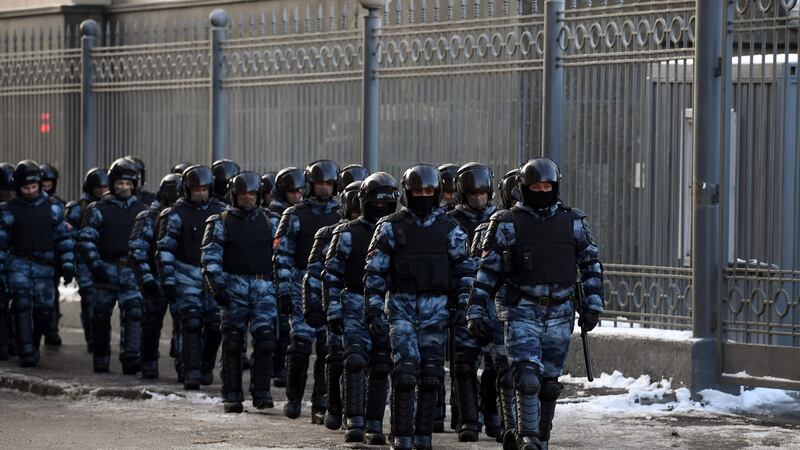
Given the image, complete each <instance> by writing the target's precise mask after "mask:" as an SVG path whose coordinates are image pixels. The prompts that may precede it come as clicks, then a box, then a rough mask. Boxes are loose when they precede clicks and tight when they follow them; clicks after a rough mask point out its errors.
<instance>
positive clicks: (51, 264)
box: [0, 193, 75, 366]
mask: <svg viewBox="0 0 800 450" xmlns="http://www.w3.org/2000/svg"><path fill="white" fill-rule="evenodd" d="M74 247H75V241H74V239H73V237H72V233H71V232H70V230H69V226H68V225H67V223H66V221H65V220H64V208H63V206H62V205H61V204H59V203H56V202H51V201H50V198H49V197H48V196H47V194H45V193H40V194H39V196H38V197H37V198H36V199H34V200H33V201H27V200H24V199H23V198H21V197H17V198H15V199H13V200H11V201H9V202H8V203H3V204H2V205H0V274H2V275H3V276H5V280H6V283H7V284H6V287H5V288H6V289H7V292H8V293H9V294H10V296H11V298H12V299H13V302H12V307H11V311H12V314H13V316H14V325H15V331H16V340H17V354H18V355H19V357H20V365H23V366H33V365H36V364H37V363H38V360H39V341H40V339H41V337H42V336H43V335H44V333H46V332H47V331H48V330H49V329H50V327H51V326H52V319H53V316H52V315H53V312H54V300H55V298H56V296H55V292H54V286H53V278H54V277H55V274H56V270H57V269H60V270H62V271H63V272H64V273H69V274H71V273H73V272H74V258H75V257H74V253H73V252H74Z"/></svg>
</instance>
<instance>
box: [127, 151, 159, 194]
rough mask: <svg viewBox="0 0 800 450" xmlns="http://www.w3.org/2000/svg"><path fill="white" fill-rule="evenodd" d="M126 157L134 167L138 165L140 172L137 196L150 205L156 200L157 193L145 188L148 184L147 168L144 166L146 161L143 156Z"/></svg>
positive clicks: (137, 169) (137, 168)
mask: <svg viewBox="0 0 800 450" xmlns="http://www.w3.org/2000/svg"><path fill="white" fill-rule="evenodd" d="M125 159H127V160H128V161H130V162H131V163H133V165H134V167H136V172H138V173H139V187H138V190H137V191H136V198H137V199H139V201H140V202H142V203H144V204H145V205H147V206H150V204H152V203H153V202H154V201H155V200H156V195H155V194H153V193H152V192H149V191H147V190H145V188H144V187H145V186H147V170H146V168H145V166H144V161H143V160H142V158H139V157H138V156H132V155H128V156H126V157H125Z"/></svg>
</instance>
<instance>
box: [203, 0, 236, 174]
mask: <svg viewBox="0 0 800 450" xmlns="http://www.w3.org/2000/svg"><path fill="white" fill-rule="evenodd" d="M208 21H209V23H210V24H211V61H210V62H211V129H210V130H209V132H210V133H211V138H210V141H211V161H209V164H210V163H211V162H213V161H216V160H218V159H223V158H225V157H226V156H227V153H228V152H227V149H226V148H225V146H226V145H227V143H228V121H227V119H228V117H227V116H228V97H227V93H226V92H225V90H224V89H223V88H222V79H223V77H224V76H225V70H224V61H223V58H222V43H223V42H225V39H226V38H227V37H228V24H229V23H230V21H231V16H230V15H228V13H227V12H226V11H225V10H224V9H215V10H213V11H211V14H209V16H208Z"/></svg>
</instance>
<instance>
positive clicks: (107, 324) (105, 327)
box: [92, 312, 111, 372]
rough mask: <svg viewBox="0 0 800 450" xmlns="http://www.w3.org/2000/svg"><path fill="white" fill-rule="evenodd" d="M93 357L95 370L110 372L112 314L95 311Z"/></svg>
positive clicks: (93, 316)
mask: <svg viewBox="0 0 800 450" xmlns="http://www.w3.org/2000/svg"><path fill="white" fill-rule="evenodd" d="M92 347H93V349H92V359H93V360H94V371H95V372H108V362H109V357H110V355H111V316H110V315H106V314H103V313H98V312H95V313H94V314H93V315H92Z"/></svg>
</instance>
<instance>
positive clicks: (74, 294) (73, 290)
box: [58, 281, 81, 302]
mask: <svg viewBox="0 0 800 450" xmlns="http://www.w3.org/2000/svg"><path fill="white" fill-rule="evenodd" d="M58 294H59V296H60V298H61V301H62V302H80V301H81V297H80V295H78V283H76V282H74V281H73V282H72V283H70V284H66V285H65V284H64V283H61V284H59V285H58Z"/></svg>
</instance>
